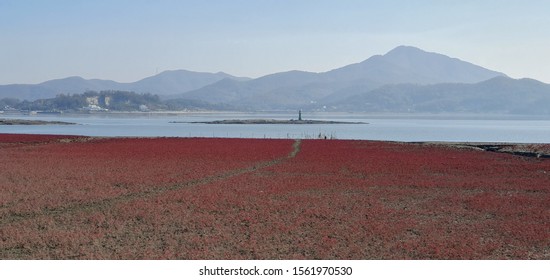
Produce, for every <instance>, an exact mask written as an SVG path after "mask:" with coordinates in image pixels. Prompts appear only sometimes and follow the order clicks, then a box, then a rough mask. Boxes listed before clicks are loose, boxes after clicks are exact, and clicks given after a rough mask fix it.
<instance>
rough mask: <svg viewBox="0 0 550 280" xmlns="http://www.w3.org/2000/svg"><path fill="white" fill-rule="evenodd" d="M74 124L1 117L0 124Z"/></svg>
mask: <svg viewBox="0 0 550 280" xmlns="http://www.w3.org/2000/svg"><path fill="white" fill-rule="evenodd" d="M47 124H55V125H74V124H76V123H70V122H61V121H41V120H20V119H0V125H47Z"/></svg>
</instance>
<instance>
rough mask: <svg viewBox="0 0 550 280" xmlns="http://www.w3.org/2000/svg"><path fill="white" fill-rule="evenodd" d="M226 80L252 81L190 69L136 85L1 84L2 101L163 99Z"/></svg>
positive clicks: (75, 81) (74, 81) (73, 81)
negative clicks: (97, 94)
mask: <svg viewBox="0 0 550 280" xmlns="http://www.w3.org/2000/svg"><path fill="white" fill-rule="evenodd" d="M222 79H235V80H239V81H243V80H248V79H249V78H242V77H235V76H232V75H229V74H226V73H223V72H218V73H204V72H193V71H187V70H169V71H164V72H162V73H159V74H157V75H155V76H151V77H147V78H144V79H141V80H139V81H136V82H133V83H119V82H115V81H111V80H100V79H91V80H87V79H84V78H82V77H77V76H74V77H67V78H63V79H55V80H50V81H46V82H43V83H40V84H34V85H27V84H11V85H0V98H6V97H9V98H18V99H28V100H36V99H43V98H51V97H55V96H56V95H58V94H73V93H83V92H85V91H101V90H126V91H135V92H139V93H151V94H157V95H160V96H163V95H170V94H178V93H182V92H186V91H190V90H194V89H198V88H201V87H203V86H205V85H208V84H212V83H214V82H217V81H219V80H222Z"/></svg>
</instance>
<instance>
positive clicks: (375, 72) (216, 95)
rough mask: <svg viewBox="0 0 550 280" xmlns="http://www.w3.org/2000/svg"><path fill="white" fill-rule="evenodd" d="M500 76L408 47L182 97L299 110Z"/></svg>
mask: <svg viewBox="0 0 550 280" xmlns="http://www.w3.org/2000/svg"><path fill="white" fill-rule="evenodd" d="M498 76H506V75H505V74H503V73H500V72H496V71H492V70H488V69H485V68H483V67H480V66H477V65H474V64H471V63H468V62H465V61H462V60H459V59H456V58H450V57H448V56H445V55H441V54H436V53H428V52H425V51H423V50H421V49H418V48H415V47H408V46H400V47H397V48H395V49H393V50H391V51H390V52H388V53H387V54H385V55H375V56H372V57H370V58H369V59H367V60H365V61H363V62H360V63H356V64H351V65H348V66H344V67H342V68H338V69H334V70H331V71H328V72H323V73H311V72H304V71H289V72H282V73H275V74H271V75H267V76H264V77H260V78H257V79H254V80H249V81H235V80H232V81H228V80H223V81H219V82H216V83H214V84H211V85H208V86H205V87H203V88H200V89H197V90H194V91H190V92H186V93H184V94H182V95H180V97H182V98H188V99H198V100H202V101H208V102H213V101H214V100H217V101H218V102H224V103H229V104H233V105H239V104H240V105H241V106H243V107H245V108H256V109H281V108H289V109H290V108H292V109H295V108H300V107H304V106H308V105H309V104H322V103H325V105H329V104H328V103H332V102H338V101H341V100H344V99H345V98H347V97H350V96H353V95H356V94H359V93H361V92H364V91H369V90H373V89H376V88H379V87H381V86H384V85H387V84H402V83H412V84H437V83H475V82H481V81H484V80H487V79H490V78H494V77H498Z"/></svg>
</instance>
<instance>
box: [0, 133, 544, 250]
mask: <svg viewBox="0 0 550 280" xmlns="http://www.w3.org/2000/svg"><path fill="white" fill-rule="evenodd" d="M2 137H3V136H2V135H0V139H4V138H2ZM11 137H12V139H15V138H13V137H16V136H11ZM1 147H2V146H0V187H1V189H0V195H1V196H0V214H1V217H2V219H1V220H0V258H3V259H7V258H15V259H21V258H23V259H29V258H31V259H35V258H39V259H43V258H46V259H72V258H76V259H121V258H122V259H303V258H305V259H550V223H549V222H548V221H550V160H548V159H537V158H527V157H520V156H514V155H509V154H500V153H491V152H484V151H477V150H472V149H458V148H453V147H450V146H442V145H437V146H431V145H420V144H402V143H387V142H372V141H333V140H331V141H323V140H304V141H302V142H301V145H300V146H299V152H298V153H297V155H296V156H295V157H290V158H289V157H288V155H289V154H290V152H291V151H292V149H293V141H291V140H253V139H178V138H155V139H135V138H128V139H127V138H120V139H118V138H114V139H113V138H109V139H79V138H75V139H73V141H71V142H68V141H58V140H55V141H53V140H51V139H50V140H48V139H45V140H44V144H42V145H35V144H33V145H30V144H29V145H19V146H17V147H4V148H1Z"/></svg>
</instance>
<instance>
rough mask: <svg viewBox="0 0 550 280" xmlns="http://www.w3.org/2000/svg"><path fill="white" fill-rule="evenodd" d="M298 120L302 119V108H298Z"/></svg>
mask: <svg viewBox="0 0 550 280" xmlns="http://www.w3.org/2000/svg"><path fill="white" fill-rule="evenodd" d="M298 120H299V121H301V120H302V110H298Z"/></svg>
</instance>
